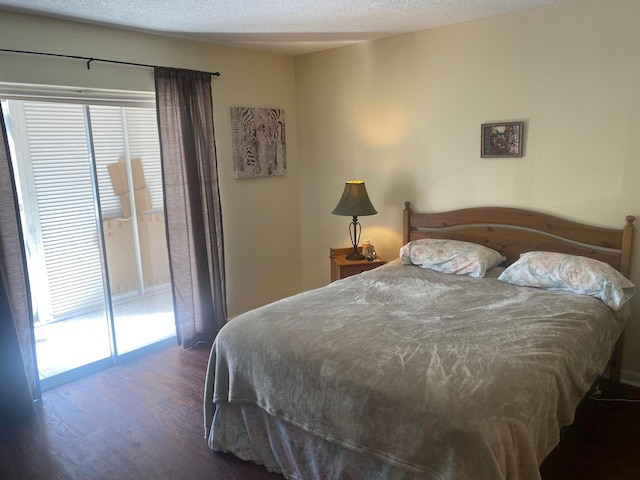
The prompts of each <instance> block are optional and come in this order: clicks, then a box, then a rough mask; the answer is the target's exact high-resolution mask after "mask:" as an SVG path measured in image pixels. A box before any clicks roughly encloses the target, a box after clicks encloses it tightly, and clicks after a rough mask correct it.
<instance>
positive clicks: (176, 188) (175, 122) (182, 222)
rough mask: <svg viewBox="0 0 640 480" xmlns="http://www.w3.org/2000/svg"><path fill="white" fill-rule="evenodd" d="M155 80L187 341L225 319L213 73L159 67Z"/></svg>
mask: <svg viewBox="0 0 640 480" xmlns="http://www.w3.org/2000/svg"><path fill="white" fill-rule="evenodd" d="M155 84H156V107H157V111H158V126H159V130H160V149H161V155H162V177H163V184H164V196H165V210H166V220H167V242H168V248H169V264H170V268H171V275H172V278H173V289H174V300H175V313H176V326H177V329H178V339H179V341H180V343H181V344H182V345H183V346H184V348H189V347H191V346H193V345H195V344H196V343H198V342H200V341H204V342H210V341H212V340H213V338H214V337H215V335H216V333H217V332H218V330H220V328H222V326H223V325H224V324H225V323H226V320H227V302H226V287H225V269H224V250H223V243H222V211H221V208H220V192H219V189H218V167H217V159H216V144H215V138H214V129H213V100H212V98H211V74H209V73H204V72H194V71H191V70H178V69H173V68H156V69H155Z"/></svg>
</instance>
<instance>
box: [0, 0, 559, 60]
mask: <svg viewBox="0 0 640 480" xmlns="http://www.w3.org/2000/svg"><path fill="white" fill-rule="evenodd" d="M560 1H564V0H0V10H9V11H17V12H22V13H31V14H37V15H44V16H51V17H55V18H60V19H67V20H74V21H78V22H84V23H92V24H98V25H106V26H115V27H120V28H125V29H129V30H137V31H143V32H151V33H156V34H161V35H168V36H174V37H180V38H187V39H193V40H199V41H204V42H210V43H221V44H227V45H235V46H240V47H248V48H256V49H261V50H270V51H274V52H280V53H286V54H292V55H297V54H302V53H310V52H314V51H319V50H324V49H327V48H333V47H339V46H343V45H349V44H352V43H357V42H361V41H366V40H373V39H376V38H383V37H389V36H392V35H398V34H401V33H407V32H415V31H419V30H425V29H428V28H433V27H438V26H443V25H451V24H454V23H460V22H465V21H468V20H474V19H478V18H484V17H491V16H495V15H501V14H504V13H509V12H514V11H517V10H524V9H528V8H535V7H540V6H543V5H548V4H551V3H558V2H560Z"/></svg>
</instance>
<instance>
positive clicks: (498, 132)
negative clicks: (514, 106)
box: [480, 122, 524, 157]
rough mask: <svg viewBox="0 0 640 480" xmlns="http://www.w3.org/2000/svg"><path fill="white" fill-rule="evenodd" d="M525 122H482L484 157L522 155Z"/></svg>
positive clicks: (482, 154)
mask: <svg viewBox="0 0 640 480" xmlns="http://www.w3.org/2000/svg"><path fill="white" fill-rule="evenodd" d="M523 133H524V122H502V123H483V124H482V144H481V147H480V148H481V151H480V154H481V156H482V157H521V156H522V153H523V142H522V140H523Z"/></svg>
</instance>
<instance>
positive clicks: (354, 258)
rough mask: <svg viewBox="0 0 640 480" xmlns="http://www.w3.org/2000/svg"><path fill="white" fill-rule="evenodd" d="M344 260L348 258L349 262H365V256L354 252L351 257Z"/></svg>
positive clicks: (348, 256)
mask: <svg viewBox="0 0 640 480" xmlns="http://www.w3.org/2000/svg"><path fill="white" fill-rule="evenodd" d="M344 258H346V259H347V260H364V255H362V254H361V253H360V252H358V251H357V250H354V251H353V252H351V253H350V254H349V255H347V256H346V257H344Z"/></svg>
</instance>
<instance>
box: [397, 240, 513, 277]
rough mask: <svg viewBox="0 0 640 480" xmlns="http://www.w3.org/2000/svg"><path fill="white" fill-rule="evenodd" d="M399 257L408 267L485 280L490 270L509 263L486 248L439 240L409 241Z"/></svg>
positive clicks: (472, 244) (466, 243) (474, 244)
mask: <svg viewBox="0 0 640 480" xmlns="http://www.w3.org/2000/svg"><path fill="white" fill-rule="evenodd" d="M400 258H401V259H402V263H405V264H413V265H418V266H420V267H422V268H429V269H431V270H435V271H437V272H443V273H455V274H456V275H469V276H471V277H484V275H485V273H486V272H487V270H489V269H490V268H492V267H495V266H497V265H500V264H501V263H502V262H504V261H505V260H506V259H505V257H503V256H502V255H500V254H499V253H498V252H496V251H495V250H492V249H490V248H488V247H485V246H483V245H478V244H476V243H469V242H462V241H460V240H448V239H440V238H424V239H420V240H414V241H412V242H409V243H407V244H406V245H404V246H403V247H402V248H401V249H400Z"/></svg>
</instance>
